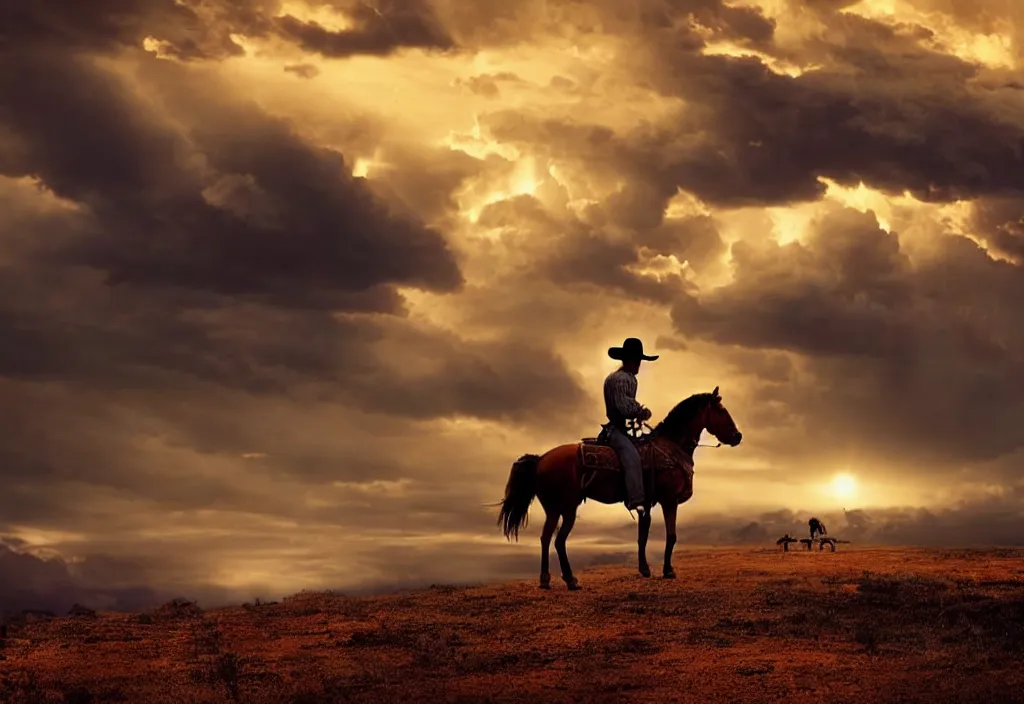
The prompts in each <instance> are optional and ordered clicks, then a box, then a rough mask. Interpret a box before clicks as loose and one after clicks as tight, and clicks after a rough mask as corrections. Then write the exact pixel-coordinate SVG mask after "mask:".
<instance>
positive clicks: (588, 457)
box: [579, 440, 693, 475]
mask: <svg viewBox="0 0 1024 704" xmlns="http://www.w3.org/2000/svg"><path fill="white" fill-rule="evenodd" d="M636 449H637V451H639V453H640V464H641V466H642V467H643V470H644V473H645V474H646V473H647V472H651V471H654V472H660V471H663V470H667V469H673V468H676V467H679V466H683V467H685V468H686V469H688V470H689V472H690V474H691V475H692V474H693V458H692V457H690V455H688V454H687V453H686V452H684V451H683V450H682V448H680V447H677V446H676V445H674V444H673V443H670V442H666V441H664V440H661V441H649V442H639V443H637V444H636ZM579 461H580V466H581V467H582V468H583V469H585V470H596V471H606V472H621V471H622V463H621V462H619V457H618V455H616V454H615V449H614V448H612V447H611V446H610V445H599V444H597V443H595V442H587V441H584V442H581V443H580V449H579Z"/></svg>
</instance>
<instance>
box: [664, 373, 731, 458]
mask: <svg viewBox="0 0 1024 704" xmlns="http://www.w3.org/2000/svg"><path fill="white" fill-rule="evenodd" d="M655 430H656V431H658V432H659V433H662V434H664V436H665V437H667V438H670V439H671V440H673V441H675V442H676V443H678V444H680V445H683V446H694V447H695V446H696V445H697V442H698V440H699V439H700V434H701V433H702V432H703V431H704V430H707V431H708V432H709V433H711V434H712V435H714V436H715V438H716V439H717V440H718V441H719V442H721V443H723V444H725V445H729V446H731V447H735V446H736V445H739V444H740V441H741V440H742V439H743V433H741V432H740V431H739V430H737V429H736V423H734V422H733V420H732V416H731V415H729V411H727V410H726V408H725V406H723V405H722V397H721V396H719V395H718V387H717V386H716V387H715V390H714V391H712V392H711V393H709V394H694V395H693V396H691V397H690V398H688V399H686V400H685V401H683V402H681V403H679V404H678V405H677V406H676V407H675V408H673V409H672V410H671V411H670V412H669V414H668V415H667V416H665V420H663V421H662V422H661V423H659V424H658V427H657V428H655Z"/></svg>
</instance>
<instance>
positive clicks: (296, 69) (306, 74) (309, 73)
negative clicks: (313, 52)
mask: <svg viewBox="0 0 1024 704" xmlns="http://www.w3.org/2000/svg"><path fill="white" fill-rule="evenodd" d="M284 71H285V73H291V74H294V75H296V76H298V77H299V78H306V79H312V78H316V77H317V76H319V75H320V69H318V68H317V67H316V66H314V65H313V64H288V65H287V66H285V67H284Z"/></svg>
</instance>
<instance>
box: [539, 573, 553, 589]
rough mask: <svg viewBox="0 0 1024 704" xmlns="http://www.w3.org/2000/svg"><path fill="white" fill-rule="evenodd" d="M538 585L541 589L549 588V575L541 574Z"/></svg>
mask: <svg viewBox="0 0 1024 704" xmlns="http://www.w3.org/2000/svg"><path fill="white" fill-rule="evenodd" d="M538 586H539V587H540V588H541V589H551V575H549V574H542V575H541V576H540V584H539V585H538Z"/></svg>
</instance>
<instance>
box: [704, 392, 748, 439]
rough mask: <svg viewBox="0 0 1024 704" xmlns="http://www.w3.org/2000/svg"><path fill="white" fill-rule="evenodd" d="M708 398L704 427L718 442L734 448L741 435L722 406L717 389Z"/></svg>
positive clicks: (741, 437)
mask: <svg viewBox="0 0 1024 704" xmlns="http://www.w3.org/2000/svg"><path fill="white" fill-rule="evenodd" d="M708 396H709V398H708V405H707V407H706V409H705V413H706V416H705V418H704V427H705V429H707V431H708V432H709V433H711V434H712V435H714V436H715V437H716V438H717V439H718V441H719V442H721V443H723V444H725V445H728V446H729V447H736V446H737V445H739V444H740V441H741V440H743V433H741V432H740V431H739V429H737V428H736V423H735V422H734V421H733V419H732V416H731V415H729V411H728V410H727V409H726V407H725V406H723V405H722V397H721V396H719V395H718V387H717V386H716V387H715V390H714V391H712V392H711V393H710V394H709V395H708Z"/></svg>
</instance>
